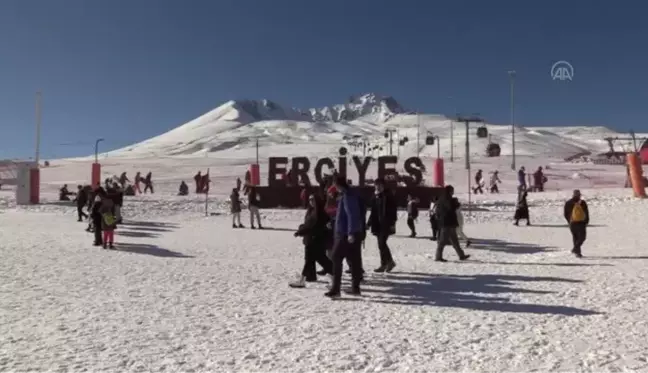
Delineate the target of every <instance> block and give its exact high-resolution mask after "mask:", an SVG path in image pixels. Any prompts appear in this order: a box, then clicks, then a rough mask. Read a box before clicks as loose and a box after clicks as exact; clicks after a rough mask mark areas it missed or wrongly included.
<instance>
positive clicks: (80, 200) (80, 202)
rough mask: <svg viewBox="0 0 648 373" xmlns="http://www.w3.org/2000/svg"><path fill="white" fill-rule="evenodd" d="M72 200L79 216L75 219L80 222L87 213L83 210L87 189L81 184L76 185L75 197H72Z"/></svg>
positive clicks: (86, 200)
mask: <svg viewBox="0 0 648 373" xmlns="http://www.w3.org/2000/svg"><path fill="white" fill-rule="evenodd" d="M74 202H76V206H77V215H78V216H79V220H77V221H80V222H81V221H83V219H85V218H87V217H88V215H87V214H86V213H85V212H83V208H84V207H85V206H86V204H87V203H88V193H87V190H85V189H84V188H83V186H82V185H79V186H77V195H76V198H75V199H74Z"/></svg>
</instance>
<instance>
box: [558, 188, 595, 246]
mask: <svg viewBox="0 0 648 373" xmlns="http://www.w3.org/2000/svg"><path fill="white" fill-rule="evenodd" d="M564 215H565V220H567V223H569V230H570V231H571V234H572V239H573V242H574V248H573V249H572V251H571V252H572V254H574V255H575V256H576V257H577V258H582V257H583V254H582V253H581V246H583V243H584V242H585V239H586V238H587V225H588V224H589V220H590V215H589V209H588V208H587V203H585V201H583V200H582V199H581V192H580V190H578V189H576V190H574V194H573V197H572V198H571V199H570V200H569V201H567V202H566V203H565V209H564Z"/></svg>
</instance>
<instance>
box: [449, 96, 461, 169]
mask: <svg viewBox="0 0 648 373" xmlns="http://www.w3.org/2000/svg"><path fill="white" fill-rule="evenodd" d="M448 100H452V96H448ZM456 111H457V110H456V108H455V114H454V115H459V114H458V113H456ZM450 162H454V120H452V117H451V118H450Z"/></svg>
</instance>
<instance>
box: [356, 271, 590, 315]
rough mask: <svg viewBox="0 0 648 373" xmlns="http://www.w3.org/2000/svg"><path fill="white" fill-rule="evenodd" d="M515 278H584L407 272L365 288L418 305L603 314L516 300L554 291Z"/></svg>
mask: <svg viewBox="0 0 648 373" xmlns="http://www.w3.org/2000/svg"><path fill="white" fill-rule="evenodd" d="M515 282H563V283H580V282H582V281H580V280H573V279H566V278H559V277H529V276H516V275H495V274H493V275H472V276H471V275H465V276H464V275H439V276H436V275H430V274H425V273H404V274H403V275H393V276H388V277H385V278H384V279H381V278H372V279H371V280H370V281H369V283H368V285H369V287H367V288H365V289H363V292H364V293H365V294H370V295H369V299H368V300H369V301H373V302H379V303H388V304H401V305H417V306H437V307H454V308H466V309H472V310H480V311H498V312H515V313H534V314H552V315H564V316H587V315H595V314H600V312H596V311H590V310H585V309H580V308H575V307H568V306H559V305H542V304H528V303H513V302H511V300H510V298H509V297H507V296H504V295H505V294H520V293H527V294H549V293H553V292H552V291H547V290H532V289H523V288H519V287H515Z"/></svg>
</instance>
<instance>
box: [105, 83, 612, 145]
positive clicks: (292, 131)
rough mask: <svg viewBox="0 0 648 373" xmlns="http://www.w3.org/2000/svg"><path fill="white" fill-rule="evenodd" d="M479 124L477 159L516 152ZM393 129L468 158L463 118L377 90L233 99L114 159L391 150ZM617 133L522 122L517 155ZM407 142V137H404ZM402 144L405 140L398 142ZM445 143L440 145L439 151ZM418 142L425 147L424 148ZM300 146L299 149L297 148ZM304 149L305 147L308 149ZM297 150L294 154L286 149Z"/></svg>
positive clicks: (398, 136)
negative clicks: (327, 96) (320, 99)
mask: <svg viewBox="0 0 648 373" xmlns="http://www.w3.org/2000/svg"><path fill="white" fill-rule="evenodd" d="M478 127H479V125H478V124H476V123H475V124H471V125H470V128H469V129H468V136H469V137H470V142H471V151H470V152H471V156H476V155H477V156H481V155H483V154H484V152H485V148H486V146H487V145H488V143H489V141H492V142H495V143H498V144H499V145H500V146H501V148H502V152H501V154H502V156H506V155H510V154H512V141H511V127H510V126H508V125H495V124H487V125H486V127H487V129H488V132H489V133H490V138H479V137H477V135H476V132H477V129H478ZM387 129H393V130H394V133H393V140H394V144H395V145H393V147H392V151H393V152H394V153H400V154H422V155H423V156H436V155H437V152H440V153H441V155H442V156H443V157H448V156H449V155H450V154H451V153H452V154H453V155H455V157H461V156H462V155H463V154H464V153H465V151H464V145H463V144H464V143H465V140H466V128H465V125H464V124H463V123H453V122H452V120H451V119H449V118H447V117H445V116H442V115H432V114H421V115H417V114H415V113H412V112H407V111H406V110H405V109H404V108H403V107H402V106H401V105H400V104H399V103H398V102H397V101H396V100H395V99H394V98H392V97H383V96H379V95H376V94H373V93H369V94H364V95H360V96H355V97H350V98H349V99H348V101H347V103H345V104H340V105H333V106H327V107H323V108H319V109H307V110H302V109H294V108H289V109H286V108H284V107H282V106H281V105H279V104H277V103H275V102H273V101H269V100H259V101H253V100H236V101H229V102H226V103H225V104H223V105H221V106H219V107H218V108H216V109H214V110H212V111H210V112H208V113H206V114H204V115H202V116H200V117H198V118H196V119H194V120H192V121H190V122H188V123H186V124H183V125H181V126H179V127H177V128H175V129H173V130H171V131H169V132H166V133H164V134H161V135H159V136H156V137H154V138H151V139H149V140H146V141H143V142H140V143H137V144H134V145H131V146H128V147H125V148H123V149H118V150H115V151H112V152H110V153H108V154H106V155H107V156H110V157H149V156H158V157H159V156H177V155H201V154H206V153H219V152H227V154H231V153H232V152H235V151H237V150H243V149H247V148H250V147H254V146H255V145H256V142H257V141H258V142H259V146H260V147H268V146H277V145H284V146H281V149H282V151H283V152H288V153H290V149H291V147H290V146H285V145H290V144H302V145H304V144H306V145H312V146H313V147H314V148H321V147H325V148H327V149H335V148H338V147H339V146H342V145H344V144H349V143H353V142H356V143H357V142H362V143H368V144H369V146H368V147H364V146H360V147H352V148H353V149H351V150H352V151H354V149H355V151H356V152H362V151H367V149H368V150H369V151H370V153H371V154H373V155H379V154H386V153H388V151H389V143H388V140H387V138H386V136H385V131H386V130H387ZM616 135H618V134H617V133H616V132H614V131H611V130H609V129H607V128H604V127H537V128H535V127H519V128H517V130H516V154H520V155H540V154H543V155H548V154H551V155H553V156H556V157H566V156H571V155H573V154H576V153H581V152H584V151H591V152H594V153H596V152H603V151H607V150H608V147H607V143H606V142H605V141H604V140H603V138H604V137H606V136H616ZM427 136H438V138H439V139H440V144H439V145H437V144H436V142H435V144H434V145H432V146H426V145H425V138H426V137H427ZM401 140H402V141H401ZM398 143H402V145H401V146H398V145H397V144H398ZM437 146H438V148H437ZM417 147H418V149H417ZM296 148H297V147H296ZM300 151H303V147H300ZM286 155H290V154H286Z"/></svg>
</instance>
